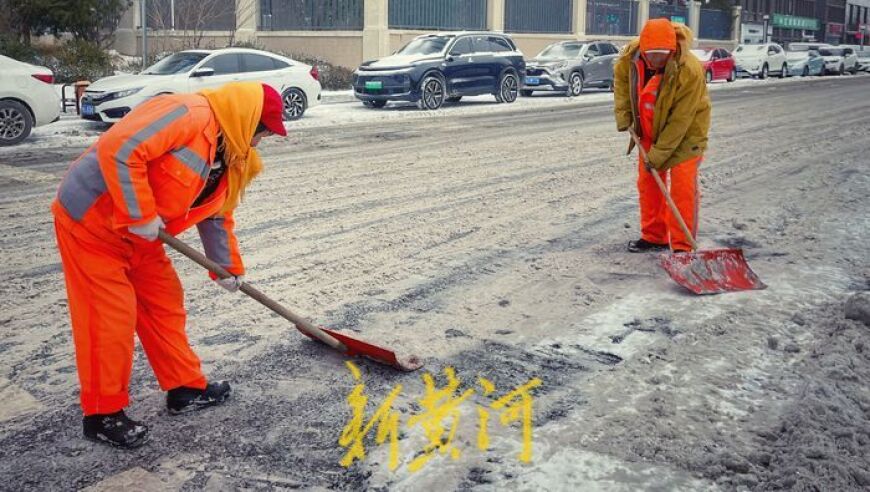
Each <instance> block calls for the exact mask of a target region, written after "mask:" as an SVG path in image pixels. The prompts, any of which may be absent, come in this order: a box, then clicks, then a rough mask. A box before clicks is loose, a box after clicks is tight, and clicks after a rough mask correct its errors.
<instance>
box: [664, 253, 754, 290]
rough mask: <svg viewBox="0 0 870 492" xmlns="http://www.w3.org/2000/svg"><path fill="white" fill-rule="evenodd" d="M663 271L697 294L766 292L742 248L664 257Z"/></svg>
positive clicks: (675, 254) (673, 254)
mask: <svg viewBox="0 0 870 492" xmlns="http://www.w3.org/2000/svg"><path fill="white" fill-rule="evenodd" d="M661 265H662V268H664V269H665V271H666V272H668V275H670V276H671V278H672V279H674V282H676V283H678V284H680V285H682V286H683V287H685V288H687V289H689V290H690V291H692V292H694V293H695V294H719V293H722V292H735V291H740V290H753V289H764V288H766V287H767V286H766V285H764V282H762V281H761V280H760V279H759V278H758V275H756V274H755V272H753V271H752V268H750V267H749V263H747V262H746V258H744V257H743V250H742V249H714V250H707V251H695V252H694V253H672V254H666V255H662V256H661Z"/></svg>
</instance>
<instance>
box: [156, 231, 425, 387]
mask: <svg viewBox="0 0 870 492" xmlns="http://www.w3.org/2000/svg"><path fill="white" fill-rule="evenodd" d="M158 237H159V238H160V240H161V241H163V242H164V243H166V244H168V245H169V246H170V247H171V248H172V249H174V250H176V251H178V252H179V253H181V254H183V255H184V256H186V257H188V258H190V259H191V260H193V261H194V262H196V263H198V264H199V265H200V266H202V267H204V268H205V269H206V270H208V271H210V272H211V273H213V274H215V275H217V276H218V278H229V277H232V276H233V275H232V274H231V273H230V272H228V271H226V270H224V268H223V267H221V266H220V265H218V264H217V263H215V262H213V261H211V260H209V259H208V258H206V256H205V255H204V254H202V253H200V252H199V251H197V250H195V249H193V248H191V247H190V246H188V245H187V244H185V243H184V242H183V241H181V240H180V239H177V238H175V237H173V236H170V235H169V234H168V233H167V232H166V231H163V230H161V231H160V233H159V235H158ZM239 290H241V291H242V292H244V293H245V294H247V295H249V296H251V297H253V298H254V299H255V300H256V301H257V302H259V303H260V304H262V305H264V306H266V307H267V308H269V309H271V310H272V311H274V312H275V313H276V314H278V315H279V316H281V317H283V318H285V319H287V320H288V321H290V322H291V323H293V324H294V325H296V329H297V330H299V331H301V332H302V334H304V335H306V336H308V337H310V338H312V339H314V340H318V341H320V342H323V343H325V344H326V345H329V346H330V347H332V348H333V349H335V350H338V351H339V352H341V353H343V354H345V355H348V356H355V355H361V356H363V357H368V358H369V359H372V360H374V361H376V362H379V363H381V364H386V365H388V366H393V367H395V368H396V369H399V370H402V371H415V370H417V369H419V368H421V367H423V362H422V361H421V360H420V358H419V357H416V356H413V355H412V356H409V357H404V358H400V357H397V356H396V353H395V352H393V351H392V350H387V349H385V348H383V347H378V346H377V345H372V344H370V343H367V342H363V341H361V340H357V339H355V338H351V337H349V336H347V335H344V334H342V333H338V332H336V331H333V330H327V329H326V328H319V327H317V326H314V325H313V324H311V323H310V322H308V320H306V319H305V318H303V317H301V316H298V315H297V314H295V313H293V312H292V311H290V310H289V309H287V308H285V307H284V306H282V305H280V304H278V303H277V302H276V301H274V300H272V299H270V298H269V297H267V296H266V294H263V293H262V292H260V291H259V290H257V289H255V288H254V287H253V286H251V285H250V284H248V283H242V286H241V287H239Z"/></svg>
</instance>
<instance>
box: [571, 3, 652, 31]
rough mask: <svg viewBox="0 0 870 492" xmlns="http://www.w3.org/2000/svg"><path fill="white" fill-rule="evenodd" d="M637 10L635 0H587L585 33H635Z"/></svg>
mask: <svg viewBox="0 0 870 492" xmlns="http://www.w3.org/2000/svg"><path fill="white" fill-rule="evenodd" d="M577 1H580V2H582V1H583V0H577ZM637 11H638V5H637V2H636V1H635V0H587V1H586V34H601V35H606V36H631V35H634V34H637V15H638V14H637Z"/></svg>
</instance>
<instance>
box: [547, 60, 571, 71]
mask: <svg viewBox="0 0 870 492" xmlns="http://www.w3.org/2000/svg"><path fill="white" fill-rule="evenodd" d="M567 67H568V64H567V63H565V62H561V63H556V64H553V65H552V66H550V68H551V69H552V70H564V69H565V68H567Z"/></svg>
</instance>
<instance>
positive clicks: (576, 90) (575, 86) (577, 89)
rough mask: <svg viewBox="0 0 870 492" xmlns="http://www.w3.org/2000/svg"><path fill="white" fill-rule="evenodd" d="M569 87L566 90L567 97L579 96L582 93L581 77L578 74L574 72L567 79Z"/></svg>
mask: <svg viewBox="0 0 870 492" xmlns="http://www.w3.org/2000/svg"><path fill="white" fill-rule="evenodd" d="M568 82H569V83H570V86H569V88H568V95H569V96H579V95H580V94H582V93H583V82H584V81H583V75H582V74H581V73H580V72H574V73H572V74H571V77H569V78H568Z"/></svg>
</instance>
